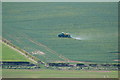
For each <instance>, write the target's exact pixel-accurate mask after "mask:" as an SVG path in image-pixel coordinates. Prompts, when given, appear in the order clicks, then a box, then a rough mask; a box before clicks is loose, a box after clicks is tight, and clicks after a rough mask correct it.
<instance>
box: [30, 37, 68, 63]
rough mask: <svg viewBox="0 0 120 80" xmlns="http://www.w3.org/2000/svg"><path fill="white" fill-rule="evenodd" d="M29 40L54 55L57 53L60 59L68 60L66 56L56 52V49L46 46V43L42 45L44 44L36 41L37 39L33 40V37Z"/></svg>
mask: <svg viewBox="0 0 120 80" xmlns="http://www.w3.org/2000/svg"><path fill="white" fill-rule="evenodd" d="M29 41H30V42H32V43H34V44H36V45H38V46H40V47H41V46H42V47H44V48H45V49H46V50H47V51H48V52H50V53H52V54H54V55H57V56H58V57H59V58H60V59H62V60H64V61H70V60H69V59H68V58H66V57H64V56H63V55H61V54H58V53H57V52H56V51H54V50H52V49H50V48H48V47H47V46H46V45H44V44H42V43H40V42H37V41H35V40H33V39H29Z"/></svg>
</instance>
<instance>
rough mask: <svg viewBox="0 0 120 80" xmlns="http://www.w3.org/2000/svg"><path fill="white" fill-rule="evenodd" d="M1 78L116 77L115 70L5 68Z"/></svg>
mask: <svg viewBox="0 0 120 80" xmlns="http://www.w3.org/2000/svg"><path fill="white" fill-rule="evenodd" d="M2 76H3V78H118V72H117V71H74V70H73V71H72V70H71V71H70V70H68V71H67V70H65V71H63V70H61V71H60V70H5V69H3V73H2Z"/></svg>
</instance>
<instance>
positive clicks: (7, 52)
mask: <svg viewBox="0 0 120 80" xmlns="http://www.w3.org/2000/svg"><path fill="white" fill-rule="evenodd" d="M1 44H2V61H30V60H29V59H27V58H26V57H25V56H23V55H22V54H20V53H19V52H17V51H15V50H14V49H12V48H10V47H9V46H7V45H5V43H1Z"/></svg>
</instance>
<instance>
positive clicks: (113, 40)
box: [2, 2, 119, 63]
mask: <svg viewBox="0 0 120 80" xmlns="http://www.w3.org/2000/svg"><path fill="white" fill-rule="evenodd" d="M117 7H118V4H117V3H109V2H106V3H79V2H78V3H64V2H63V3H62V2H59V3H56V2H54V3H52V2H51V3H47V2H46V3H44V2H42V3H40V2H39V3H15V2H13V3H12V2H11V3H7V2H6V3H4V2H3V4H2V8H3V17H2V18H3V37H4V38H6V39H7V40H9V41H10V42H12V43H13V44H14V45H16V46H18V47H20V48H21V49H23V50H26V51H27V52H29V53H30V54H31V55H33V56H36V57H37V58H39V59H40V60H42V61H45V62H57V61H67V60H69V61H83V62H93V63H117V61H118V53H119V52H118V23H117V22H118V21H117V18H118V16H117V13H118V11H117V10H118V8H117ZM61 32H68V33H70V34H71V35H72V36H73V37H75V38H80V40H77V39H73V38H59V37H57V35H58V34H59V33H61ZM6 48H7V47H6ZM8 50H10V49H8ZM5 52H6V51H5ZM7 52H8V51H7ZM4 55H6V56H8V55H9V54H3V59H4ZM16 56H18V55H16Z"/></svg>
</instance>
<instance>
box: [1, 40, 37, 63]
mask: <svg viewBox="0 0 120 80" xmlns="http://www.w3.org/2000/svg"><path fill="white" fill-rule="evenodd" d="M0 42H2V43H3V44H5V45H6V46H8V47H10V48H11V49H13V50H15V51H17V52H19V53H20V54H22V55H23V56H25V57H26V58H28V59H29V60H31V61H32V62H34V63H38V62H37V61H38V60H39V59H37V58H35V57H33V56H32V55H30V54H29V53H28V52H26V51H25V50H22V49H20V48H19V47H17V46H15V45H13V44H12V43H11V42H9V41H8V40H6V39H2V40H0Z"/></svg>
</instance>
